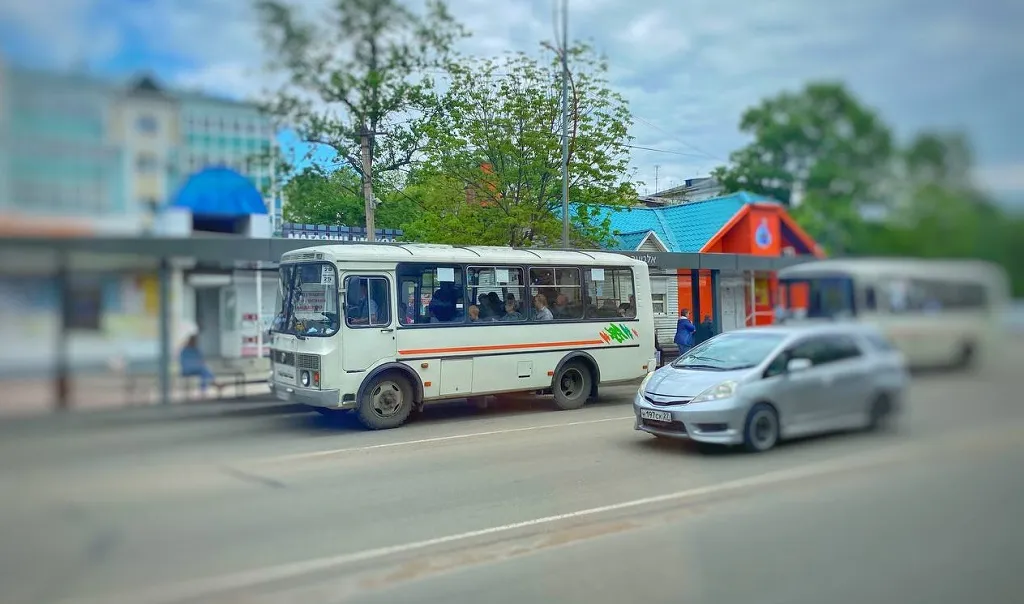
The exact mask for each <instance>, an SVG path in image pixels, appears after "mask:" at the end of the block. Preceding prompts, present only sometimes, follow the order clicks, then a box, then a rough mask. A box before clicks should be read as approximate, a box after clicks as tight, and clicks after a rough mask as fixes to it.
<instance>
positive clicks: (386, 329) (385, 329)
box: [380, 327, 394, 333]
mask: <svg viewBox="0 0 1024 604" xmlns="http://www.w3.org/2000/svg"><path fill="white" fill-rule="evenodd" d="M393 331H394V329H393V328H391V327H385V328H384V329H382V330H380V332H381V333H391V332H393Z"/></svg>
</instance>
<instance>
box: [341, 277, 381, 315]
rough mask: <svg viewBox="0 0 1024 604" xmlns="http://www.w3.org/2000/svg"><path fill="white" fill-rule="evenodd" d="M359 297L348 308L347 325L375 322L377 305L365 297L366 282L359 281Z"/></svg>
mask: <svg viewBox="0 0 1024 604" xmlns="http://www.w3.org/2000/svg"><path fill="white" fill-rule="evenodd" d="M358 291H359V295H358V297H357V298H356V299H355V301H354V302H353V303H352V304H351V305H350V306H349V311H348V324H349V325H368V324H370V323H371V322H373V323H376V322H377V303H376V302H374V301H373V300H372V299H370V297H369V296H368V295H367V292H366V281H365V280H361V281H359V290H358Z"/></svg>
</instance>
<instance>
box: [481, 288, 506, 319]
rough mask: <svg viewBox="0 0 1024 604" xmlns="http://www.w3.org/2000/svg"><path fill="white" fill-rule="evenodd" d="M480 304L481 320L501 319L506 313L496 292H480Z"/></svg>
mask: <svg viewBox="0 0 1024 604" xmlns="http://www.w3.org/2000/svg"><path fill="white" fill-rule="evenodd" d="M478 306H479V307H480V320H481V321H499V320H501V317H502V315H504V314H505V309H504V308H503V305H502V303H501V298H499V297H498V294H496V293H494V292H486V293H483V294H480V304H478Z"/></svg>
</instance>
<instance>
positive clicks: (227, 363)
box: [125, 358, 270, 400]
mask: <svg viewBox="0 0 1024 604" xmlns="http://www.w3.org/2000/svg"><path fill="white" fill-rule="evenodd" d="M206 365H207V367H209V369H210V372H211V373H213V381H212V383H211V384H210V389H211V390H212V391H213V392H215V393H216V398H217V399H224V398H228V397H225V394H224V391H225V390H226V389H227V388H232V389H233V395H234V398H244V397H245V396H246V386H251V385H255V384H266V383H267V380H268V379H269V377H270V360H269V359H266V358H262V359H261V358H242V359H227V358H212V359H206ZM125 378H126V379H125V389H126V391H127V392H126V393H127V395H128V398H129V399H130V400H134V399H136V398H139V395H140V394H142V393H143V392H144V389H146V388H153V387H156V386H157V385H158V384H159V379H160V376H159V371H158V367H157V366H156V364H155V363H152V362H149V363H132V364H129V365H128V366H127V367H126V368H125ZM171 381H172V383H171V390H172V392H173V391H181V392H184V393H185V398H186V399H192V398H199V396H195V395H199V393H200V390H201V388H200V377H199V376H183V375H181V371H180V369H179V367H178V364H177V362H174V363H173V364H172V366H171Z"/></svg>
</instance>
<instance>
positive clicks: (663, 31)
mask: <svg viewBox="0 0 1024 604" xmlns="http://www.w3.org/2000/svg"><path fill="white" fill-rule="evenodd" d="M325 1H326V0H304V2H303V3H304V4H305V5H307V6H309V5H313V4H317V3H322V2H325ZM416 1H417V0H410V2H416ZM449 5H450V7H451V10H452V12H453V13H454V14H455V15H456V16H457V17H458V18H459V19H460V20H462V21H463V22H464V23H465V24H466V25H467V26H468V27H469V28H470V29H471V30H472V32H473V34H474V36H473V37H472V38H470V39H469V40H467V41H465V42H464V43H463V44H462V48H461V50H462V51H464V52H467V53H475V54H488V55H494V54H497V53H500V52H502V51H505V50H533V49H534V48H536V45H537V43H538V42H539V41H540V40H542V39H551V38H553V36H554V28H553V0H502V1H500V2H495V1H493V0H450V2H449ZM569 5H570V13H571V14H570V36H571V37H573V38H582V39H587V40H591V41H592V42H593V43H595V44H596V45H597V47H598V48H599V49H600V50H602V51H604V52H605V53H607V55H608V56H609V57H610V60H611V63H612V67H613V71H612V82H613V84H614V86H615V87H616V88H617V89H619V90H620V91H621V92H623V93H624V94H625V95H626V97H627V98H628V99H629V101H630V105H631V108H632V110H633V113H634V115H635V116H636V125H635V127H634V130H633V134H634V135H635V137H636V141H635V144H636V145H638V146H644V147H651V148H654V149H658V150H660V151H642V150H636V151H635V152H634V157H633V161H634V165H635V167H636V169H637V172H638V177H639V178H640V179H641V180H643V181H645V182H646V183H647V186H648V188H649V189H651V190H653V188H654V182H655V178H654V175H655V166H656V165H658V166H660V169H659V175H660V178H659V181H660V185H661V188H666V187H668V186H671V185H672V184H676V183H678V182H679V181H681V180H683V179H686V178H691V177H694V176H701V175H706V174H707V173H708V171H709V170H710V169H712V168H713V167H715V166H716V165H719V164H721V163H722V162H723V161H724V160H725V159H726V158H727V157H728V154H729V152H730V151H732V150H733V149H735V148H737V147H739V146H741V145H742V144H743V143H744V142H745V141H744V138H743V137H742V136H741V135H740V134H739V132H738V131H737V129H736V124H737V122H738V119H739V115H740V113H741V112H742V110H743V109H744V108H745V107H747V106H749V105H751V104H753V103H756V102H757V101H758V100H759V99H760V98H762V97H764V96H765V95H768V94H772V93H775V92H778V91H780V90H782V89H786V88H796V87H799V86H800V85H801V84H802V83H803V82H805V81H806V80H808V79H812V78H829V79H842V80H844V81H846V82H847V83H848V84H849V86H850V87H851V88H852V90H853V91H854V92H855V93H856V94H857V95H859V96H860V97H861V98H862V99H863V100H864V101H865V102H867V103H868V104H870V105H872V106H874V107H876V108H877V109H878V110H879V111H880V112H881V113H882V114H883V116H884V117H885V119H886V120H887V121H888V122H889V123H890V124H891V125H893V127H894V128H895V129H896V132H897V134H899V135H901V136H908V135H910V134H911V133H913V132H914V131H916V130H918V129H922V128H933V129H960V130H963V131H966V132H967V133H968V134H969V135H970V136H971V138H972V140H973V142H974V146H975V151H976V156H977V163H978V172H977V177H978V180H979V181H980V182H982V183H983V184H984V185H985V186H986V187H987V188H989V189H990V190H992V191H994V192H996V193H997V194H999V196H1000V197H1002V198H1003V199H1006V200H1009V201H1011V202H1013V201H1016V202H1017V203H1020V204H1021V207H1024V143H1022V140H1024V120H1022V119H1021V117H1020V114H1021V112H1022V108H1024V43H1022V35H1021V32H1022V31H1024V30H1022V26H1024V2H1022V1H1020V0H978V1H976V2H973V3H969V2H967V1H966V0H857V1H856V2H838V1H832V2H828V1H822V0H783V1H773V0H759V1H754V0H745V1H741V0H675V1H673V0H644V1H642V2H641V1H636V0H569ZM248 7H249V4H248V2H247V1H246V0H0V48H2V49H3V51H4V53H5V55H6V57H7V60H12V61H17V62H20V63H32V64H35V65H47V66H54V67H69V66H74V65H83V64H85V65H89V66H90V67H91V68H92V69H94V70H97V71H100V72H104V73H109V74H126V73H130V72H131V71H134V70H137V69H143V68H145V69H150V70H152V71H154V72H156V74H157V75H158V76H160V77H161V78H163V79H164V80H167V81H169V82H172V83H175V84H179V85H188V86H196V87H199V88H203V89H205V90H208V91H210V92H214V93H219V94H227V95H231V96H242V97H244V96H246V95H250V94H253V93H254V92H257V91H258V90H259V89H260V87H261V85H260V80H261V77H260V66H261V64H262V56H261V50H260V45H259V40H258V38H257V36H256V35H255V33H254V27H253V22H252V16H251V13H250V11H249V8H248Z"/></svg>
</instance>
